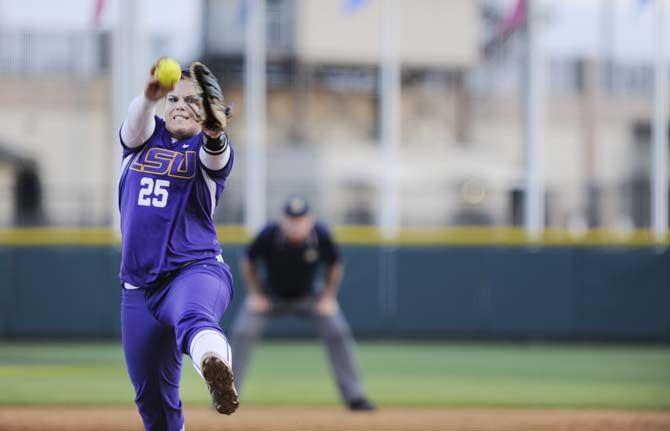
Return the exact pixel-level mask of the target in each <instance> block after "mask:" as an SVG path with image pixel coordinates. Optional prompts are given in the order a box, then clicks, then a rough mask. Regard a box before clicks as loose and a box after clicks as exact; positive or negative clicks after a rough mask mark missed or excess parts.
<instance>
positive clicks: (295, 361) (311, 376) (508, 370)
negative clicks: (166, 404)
mask: <svg viewBox="0 0 670 431" xmlns="http://www.w3.org/2000/svg"><path fill="white" fill-rule="evenodd" d="M358 356H359V358H360V361H361V368H362V371H363V376H364V378H365V382H366V386H367V388H368V390H369V392H370V395H371V398H373V399H374V400H375V401H376V402H378V403H379V404H381V405H386V406H389V405H398V406H417V407H419V406H425V407H440V406H509V407H575V408H623V409H670V348H668V347H642V346H565V345H523V344H521V345H515V344H463V343H453V344H452V343H441V344H415V343H360V344H359V349H358ZM184 359H185V360H184V365H185V366H184V373H183V380H182V398H183V400H184V401H185V402H186V403H195V404H204V403H207V402H208V400H209V395H208V393H207V391H206V389H205V387H204V384H203V383H202V382H201V381H200V378H199V377H198V376H197V374H196V373H195V371H194V369H193V367H192V366H191V364H190V361H189V360H188V358H184ZM132 399H133V393H132V387H131V385H130V383H129V381H128V378H127V376H126V371H125V364H124V361H123V355H122V353H121V350H120V346H119V345H118V344H76V345H74V344H7V343H4V344H3V343H0V404H82V405H87V404H88V405H93V404H95V405H102V404H128V403H129V402H130V401H131V400H132ZM242 400H243V402H245V403H247V404H256V405H261V404H263V405H335V404H337V403H338V402H339V401H338V395H337V391H336V389H335V385H334V383H333V380H332V378H331V377H330V370H329V368H328V365H327V363H326V357H325V354H324V352H323V351H322V349H321V347H320V345H319V344H318V343H316V342H301V343H296V342H291V343H280V342H267V343H263V344H261V345H260V346H259V348H258V349H257V351H256V356H255V358H254V361H253V362H252V364H251V367H250V370H249V377H248V379H247V386H246V388H245V393H244V395H243V399H242Z"/></svg>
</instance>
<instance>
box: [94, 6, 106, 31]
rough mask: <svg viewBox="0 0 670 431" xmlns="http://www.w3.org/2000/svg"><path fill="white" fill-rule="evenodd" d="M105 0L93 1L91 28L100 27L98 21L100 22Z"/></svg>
mask: <svg viewBox="0 0 670 431" xmlns="http://www.w3.org/2000/svg"><path fill="white" fill-rule="evenodd" d="M105 3H106V2H105V0H95V4H94V5H93V27H95V28H98V27H100V21H101V20H102V13H103V12H104V11H105Z"/></svg>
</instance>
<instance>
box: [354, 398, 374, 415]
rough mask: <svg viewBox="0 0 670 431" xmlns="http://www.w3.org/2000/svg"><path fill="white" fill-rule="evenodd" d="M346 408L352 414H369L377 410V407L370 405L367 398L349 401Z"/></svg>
mask: <svg viewBox="0 0 670 431" xmlns="http://www.w3.org/2000/svg"><path fill="white" fill-rule="evenodd" d="M347 407H349V410H351V411H354V412H371V411H373V410H375V409H377V406H375V405H374V404H372V403H371V402H370V401H369V400H368V399H367V398H359V399H357V400H353V401H349V403H348V405H347Z"/></svg>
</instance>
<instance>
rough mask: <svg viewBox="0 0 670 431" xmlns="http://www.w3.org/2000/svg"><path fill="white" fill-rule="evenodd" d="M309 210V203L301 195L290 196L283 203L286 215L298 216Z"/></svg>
mask: <svg viewBox="0 0 670 431" xmlns="http://www.w3.org/2000/svg"><path fill="white" fill-rule="evenodd" d="M308 212H309V204H308V203H307V200H306V199H305V198H303V197H302V196H292V197H290V198H288V199H287V200H286V203H285V204H284V214H285V215H287V216H288V217H300V216H304V215H305V214H307V213H308Z"/></svg>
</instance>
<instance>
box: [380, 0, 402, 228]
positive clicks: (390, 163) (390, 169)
mask: <svg viewBox="0 0 670 431" xmlns="http://www.w3.org/2000/svg"><path fill="white" fill-rule="evenodd" d="M399 9H400V8H399V1H398V0H383V1H382V12H381V13H382V19H381V26H380V27H381V34H380V44H381V46H380V51H381V66H380V75H381V76H380V80H379V83H380V84H379V93H380V105H381V106H380V114H381V115H380V119H379V121H380V127H379V129H380V132H381V133H380V135H381V136H380V139H381V149H382V161H383V166H382V169H383V174H382V187H381V197H380V201H381V205H380V217H379V227H380V229H381V232H382V235H383V237H384V238H387V239H388V238H392V237H394V236H395V235H396V234H397V232H398V225H399V217H398V190H397V173H396V163H397V152H398V145H399V143H400V60H399V55H398V40H399V35H398V32H399V25H398V24H399V20H400V10H399Z"/></svg>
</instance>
